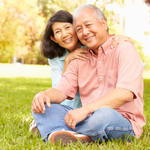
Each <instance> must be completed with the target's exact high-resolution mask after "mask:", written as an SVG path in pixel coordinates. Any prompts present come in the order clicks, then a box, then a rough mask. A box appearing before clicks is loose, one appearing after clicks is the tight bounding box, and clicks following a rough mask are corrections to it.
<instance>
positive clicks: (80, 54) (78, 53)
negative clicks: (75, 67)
mask: <svg viewBox="0 0 150 150" xmlns="http://www.w3.org/2000/svg"><path fill="white" fill-rule="evenodd" d="M87 53H88V49H87V48H77V49H76V50H74V51H72V52H70V53H69V54H68V55H67V56H66V58H65V61H66V62H68V63H70V61H72V60H73V59H81V60H86V59H88V57H87V56H86V55H85V54H87Z"/></svg>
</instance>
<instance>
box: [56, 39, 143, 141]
mask: <svg viewBox="0 0 150 150" xmlns="http://www.w3.org/2000/svg"><path fill="white" fill-rule="evenodd" d="M112 41H113V39H112V37H110V38H109V39H108V40H107V41H106V42H105V43H104V44H103V45H102V46H100V47H99V49H98V56H96V55H95V54H94V53H93V51H92V50H89V53H88V54H87V56H88V57H89V59H88V60H85V61H83V60H79V59H75V60H73V61H71V62H70V64H69V66H68V68H67V71H66V72H65V73H64V75H63V76H62V78H61V80H60V82H59V83H58V85H57V86H56V89H58V90H60V91H61V92H63V93H64V94H66V95H67V96H68V99H69V98H70V99H73V98H74V97H75V95H76V93H77V92H78V90H79V93H80V98H81V102H82V105H83V106H85V105H86V104H89V103H91V102H92V101H94V100H97V99H100V98H101V97H102V96H104V95H105V94H107V93H108V92H110V91H112V90H113V89H115V88H123V89H127V90H129V91H132V92H133V93H134V99H133V100H132V101H130V102H128V103H126V104H124V105H123V106H121V107H119V108H117V109H116V110H117V112H119V113H120V114H122V115H123V116H124V117H125V118H127V119H128V120H129V121H130V122H131V124H132V127H133V130H134V133H135V135H136V137H137V138H139V137H140V135H141V134H142V132H143V129H142V127H143V126H144V125H145V123H146V121H145V117H144V115H143V78H142V74H143V66H142V62H141V59H140V56H139V54H138V53H137V51H136V49H135V48H134V46H133V45H131V44H130V43H128V42H120V43H119V44H118V46H117V47H115V48H113V49H111V48H110V46H111V43H112Z"/></svg>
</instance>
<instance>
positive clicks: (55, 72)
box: [48, 58, 62, 88]
mask: <svg viewBox="0 0 150 150" xmlns="http://www.w3.org/2000/svg"><path fill="white" fill-rule="evenodd" d="M48 62H49V65H50V69H51V79H52V87H53V88H54V87H55V86H56V85H57V84H58V82H59V81H60V78H61V75H62V68H61V66H60V64H59V63H58V61H57V58H54V59H48Z"/></svg>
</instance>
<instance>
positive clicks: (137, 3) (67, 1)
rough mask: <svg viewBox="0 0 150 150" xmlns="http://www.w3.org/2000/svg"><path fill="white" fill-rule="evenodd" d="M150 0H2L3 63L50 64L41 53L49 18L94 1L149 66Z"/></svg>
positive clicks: (112, 30) (0, 34)
mask: <svg viewBox="0 0 150 150" xmlns="http://www.w3.org/2000/svg"><path fill="white" fill-rule="evenodd" d="M149 3H150V0H73V1H72V0H0V63H1V64H2V63H5V64H6V63H9V64H10V63H12V64H16V63H17V64H41V65H45V64H48V62H47V58H44V57H43V56H42V55H41V53H40V41H41V38H42V36H43V32H44V30H45V26H46V22H47V21H48V19H49V17H50V16H51V15H52V14H54V13H55V12H56V11H58V10H60V9H62V10H67V11H69V12H71V13H72V12H73V10H74V9H75V8H76V7H78V6H79V5H82V4H94V5H96V6H97V7H99V8H100V9H101V10H102V11H103V12H104V14H105V15H106V17H107V20H108V25H109V29H110V33H111V34H117V35H118V34H121V35H126V36H129V37H131V38H132V39H133V40H134V42H135V47H136V49H137V50H138V52H139V54H140V56H141V59H142V60H143V62H144V63H145V64H146V66H145V69H148V70H150V5H149Z"/></svg>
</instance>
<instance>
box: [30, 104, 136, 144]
mask: <svg viewBox="0 0 150 150" xmlns="http://www.w3.org/2000/svg"><path fill="white" fill-rule="evenodd" d="M72 109H74V108H72V107H70V106H67V105H62V104H51V107H50V108H48V107H47V106H46V111H45V113H44V114H35V113H34V112H32V114H33V117H34V119H35V122H36V124H37V127H38V129H39V131H40V134H41V137H42V138H43V140H47V138H48V135H49V134H50V133H51V132H55V131H60V130H62V129H64V130H72V131H75V132H77V133H81V134H84V135H88V136H90V138H91V139H92V141H93V142H95V141H98V140H99V138H100V142H102V141H107V140H112V139H113V140H114V139H119V138H121V139H122V140H124V134H127V135H130V136H134V135H135V134H134V132H133V128H132V126H131V124H130V122H129V121H128V120H127V119H126V118H124V117H123V116H122V115H121V114H119V113H118V112H117V111H116V110H114V109H111V108H108V107H103V108H101V109H99V110H97V111H95V112H94V113H93V114H92V115H90V116H88V117H87V118H86V119H85V120H84V121H81V122H79V123H78V124H77V125H76V129H75V130H73V129H71V128H69V127H68V126H67V125H66V124H65V121H64V117H65V115H66V114H67V112H68V111H69V110H72Z"/></svg>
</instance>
